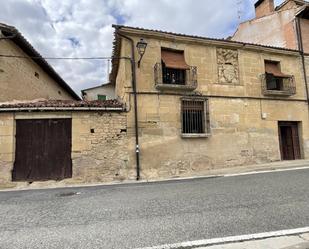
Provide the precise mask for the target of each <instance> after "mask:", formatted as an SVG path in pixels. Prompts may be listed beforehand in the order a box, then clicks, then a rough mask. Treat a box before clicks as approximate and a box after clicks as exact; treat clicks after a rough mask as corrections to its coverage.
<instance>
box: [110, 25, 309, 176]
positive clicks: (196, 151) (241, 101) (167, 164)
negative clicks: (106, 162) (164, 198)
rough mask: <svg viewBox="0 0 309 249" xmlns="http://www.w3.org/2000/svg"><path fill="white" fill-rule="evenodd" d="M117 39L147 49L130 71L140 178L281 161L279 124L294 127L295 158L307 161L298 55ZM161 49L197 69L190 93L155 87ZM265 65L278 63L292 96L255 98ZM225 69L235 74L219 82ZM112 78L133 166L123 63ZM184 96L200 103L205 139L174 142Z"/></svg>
mask: <svg viewBox="0 0 309 249" xmlns="http://www.w3.org/2000/svg"><path fill="white" fill-rule="evenodd" d="M121 32H123V34H125V35H127V36H130V37H131V38H132V39H133V40H134V42H135V44H136V43H137V42H138V41H139V40H140V38H144V39H145V40H147V42H148V46H147V50H146V53H145V55H144V57H143V60H142V63H141V66H140V68H139V69H137V72H136V73H137V92H138V125H139V135H140V144H139V146H140V156H141V171H142V178H143V179H158V178H167V177H175V176H190V175H197V174H200V173H201V172H203V171H206V170H208V169H215V168H224V167H231V166H236V165H248V164H256V163H267V162H272V161H278V160H281V155H280V148H279V138H278V137H279V134H278V122H279V121H297V122H299V123H298V124H299V132H300V134H301V138H300V144H301V153H302V158H309V129H308V127H309V126H308V125H309V117H308V104H307V102H306V92H305V84H304V78H303V72H302V64H301V57H300V55H299V53H298V52H296V51H295V52H293V51H286V50H280V49H271V48H263V47H260V46H252V45H248V46H243V45H240V44H237V43H232V42H221V41H217V42H216V41H211V40H206V41H205V40H201V39H198V38H195V39H191V38H190V37H181V36H175V35H173V34H166V33H163V34H162V33H160V32H156V31H151V30H149V31H148V30H138V29H134V28H129V27H128V28H126V27H124V28H122V29H121ZM161 47H164V48H171V49H177V50H181V51H184V55H185V60H186V63H187V64H188V65H190V66H196V67H197V81H198V86H197V88H196V90H194V91H188V90H181V89H177V90H171V89H168V90H162V89H157V88H156V86H155V82H154V81H155V79H154V78H155V76H154V65H155V64H156V63H158V62H160V61H161ZM120 51H121V55H120V56H121V57H122V56H123V57H124V56H130V53H131V51H130V44H129V42H127V41H126V40H125V39H123V40H122V47H121V50H120ZM136 53H137V52H136ZM136 58H138V54H136ZM265 60H272V61H279V62H280V66H281V70H282V72H284V73H286V74H289V75H293V76H294V78H295V85H296V94H295V95H292V96H290V97H282V96H264V95H263V94H262V91H261V84H262V83H261V76H262V75H263V74H265V66H264V61H265ZM226 62H227V65H230V66H233V69H234V70H235V71H234V70H227V71H228V72H232V75H233V76H232V77H229V76H228V77H224V73H222V71H224V70H222V65H225V63H226ZM220 68H221V69H220ZM236 71H237V73H236ZM118 72H119V73H118V76H117V79H116V94H117V95H118V96H119V97H121V99H122V100H123V101H124V102H125V103H126V106H127V107H128V114H127V115H128V118H127V127H128V140H129V151H130V152H131V153H130V158H131V159H130V162H131V163H132V164H133V165H132V166H134V163H135V155H134V153H133V152H134V150H135V149H134V147H135V144H134V138H135V137H134V136H135V133H134V125H135V124H134V112H133V110H134V104H133V101H132V100H133V95H132V87H131V72H130V64H129V62H126V61H123V62H121V63H120V67H119V71H118ZM234 72H235V73H234ZM222 76H223V77H222ZM237 77H238V80H236V78H237ZM231 78H232V80H230V79H231ZM233 80H234V82H233ZM223 81H224V84H222V82H223ZM229 81H230V82H231V83H229ZM184 96H191V97H193V98H194V96H198V97H200V96H204V97H206V98H208V101H209V111H210V124H211V136H209V137H206V138H193V137H192V138H183V137H182V136H181V135H182V134H181V133H182V131H181V98H182V97H184ZM295 110H297V111H295Z"/></svg>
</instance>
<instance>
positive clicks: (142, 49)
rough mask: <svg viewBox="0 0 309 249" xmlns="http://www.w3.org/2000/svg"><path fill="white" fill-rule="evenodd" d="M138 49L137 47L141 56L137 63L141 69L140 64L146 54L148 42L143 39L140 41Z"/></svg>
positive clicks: (137, 45)
mask: <svg viewBox="0 0 309 249" xmlns="http://www.w3.org/2000/svg"><path fill="white" fill-rule="evenodd" d="M136 47H137V52H138V54H139V56H140V57H139V60H138V62H137V66H138V68H139V67H140V64H141V60H142V58H143V56H144V54H145V51H146V48H147V42H146V41H145V40H144V39H143V38H141V39H140V41H139V42H138V43H137V44H136Z"/></svg>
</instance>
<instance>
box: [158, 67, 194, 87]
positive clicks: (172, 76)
mask: <svg viewBox="0 0 309 249" xmlns="http://www.w3.org/2000/svg"><path fill="white" fill-rule="evenodd" d="M154 77H155V79H154V80H155V86H156V88H157V89H159V90H164V89H167V90H168V89H169V90H188V91H193V90H195V89H196V88H197V67H193V66H191V67H190V68H189V69H185V70H179V69H169V68H164V69H163V67H162V64H161V63H156V64H155V66H154Z"/></svg>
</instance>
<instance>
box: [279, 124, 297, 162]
mask: <svg viewBox="0 0 309 249" xmlns="http://www.w3.org/2000/svg"><path fill="white" fill-rule="evenodd" d="M279 140H280V151H281V159H282V160H296V159H301V153H300V143H299V135H298V123H297V122H279Z"/></svg>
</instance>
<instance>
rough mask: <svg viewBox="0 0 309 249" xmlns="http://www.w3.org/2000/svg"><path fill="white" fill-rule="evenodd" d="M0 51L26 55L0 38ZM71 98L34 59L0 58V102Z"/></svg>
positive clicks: (9, 42) (11, 43) (8, 53)
mask: <svg viewBox="0 0 309 249" xmlns="http://www.w3.org/2000/svg"><path fill="white" fill-rule="evenodd" d="M0 53H1V54H7V55H19V56H27V55H26V54H25V53H24V52H23V51H22V50H21V49H20V48H19V47H18V46H16V45H15V44H14V43H13V42H11V41H8V40H1V42H0ZM38 98H44V99H73V98H72V96H71V95H70V94H68V93H67V92H66V90H65V89H64V88H62V87H61V86H60V85H59V84H58V83H57V82H56V81H55V80H54V79H52V78H51V77H50V76H49V75H48V74H46V73H45V71H43V70H42V68H41V67H39V66H38V65H37V64H36V63H35V62H34V61H32V60H27V59H19V58H0V102H4V101H11V100H33V99H38Z"/></svg>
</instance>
